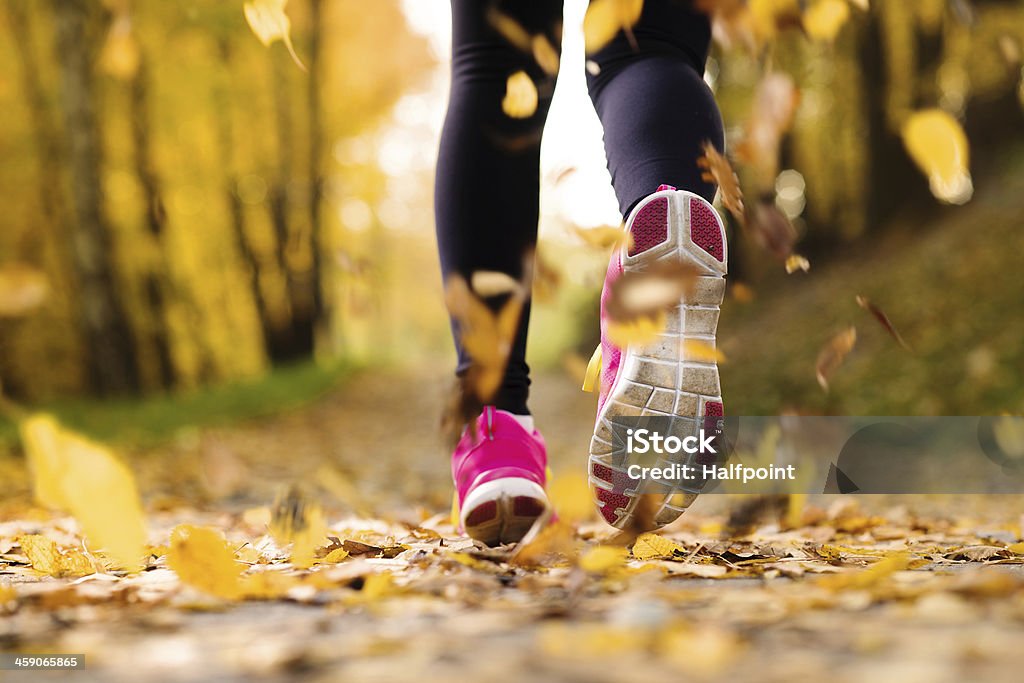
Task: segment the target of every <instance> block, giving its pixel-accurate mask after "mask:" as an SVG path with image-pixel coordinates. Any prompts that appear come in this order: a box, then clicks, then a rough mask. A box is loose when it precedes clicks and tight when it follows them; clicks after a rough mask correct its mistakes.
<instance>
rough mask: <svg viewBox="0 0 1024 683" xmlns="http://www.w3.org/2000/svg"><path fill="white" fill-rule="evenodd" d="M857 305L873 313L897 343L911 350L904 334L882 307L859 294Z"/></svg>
mask: <svg viewBox="0 0 1024 683" xmlns="http://www.w3.org/2000/svg"><path fill="white" fill-rule="evenodd" d="M857 305H858V306H860V307H861V308H863V309H864V310H865V311H868V312H869V313H871V315H872V316H874V318H875V320H877V321H878V323H879V324H880V325H881V326H882V327H884V328H885V331H886V332H888V333H889V335H890V336H892V338H893V339H895V340H896V343H897V344H899V345H900V346H902V347H903V348H904V349H906V350H907V351H909V350H910V347H909V346H908V345H907V342H905V341H903V336H902V335H901V334H900V333H899V330H897V329H896V327H895V326H894V325H893V324H892V321H890V320H889V316H887V315H886V314H885V312H884V311H883V310H882V309H880V308H879V307H878V306H876V305H875V304H873V303H872V302H871V301H869V300H868V298H867V297H864V296H860V295H859V294H858V295H857Z"/></svg>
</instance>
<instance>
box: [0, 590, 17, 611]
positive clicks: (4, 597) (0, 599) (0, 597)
mask: <svg viewBox="0 0 1024 683" xmlns="http://www.w3.org/2000/svg"><path fill="white" fill-rule="evenodd" d="M17 599H18V591H16V590H14V586H0V607H3V606H4V605H6V604H7V603H9V602H12V601H14V600H17Z"/></svg>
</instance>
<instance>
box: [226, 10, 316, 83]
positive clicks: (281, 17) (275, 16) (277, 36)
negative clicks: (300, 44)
mask: <svg viewBox="0 0 1024 683" xmlns="http://www.w3.org/2000/svg"><path fill="white" fill-rule="evenodd" d="M287 4H288V0H252V1H251V2H247V3H245V4H244V5H243V6H242V10H243V11H244V12H245V21H246V22H248V24H249V28H251V29H252V32H253V33H254V34H256V37H257V38H259V40H260V42H261V43H263V45H264V46H266V47H270V45H271V44H272V43H273V42H274V41H276V40H280V41H281V42H283V43H284V46H285V47H286V48H287V49H288V54H290V55H291V56H292V61H294V62H295V63H296V64H297V65H298V67H299V68H300V69H302V70H303V71H305V70H306V65H305V64H303V63H302V60H301V59H299V56H298V55H297V54H295V47H294V46H293V45H292V35H291V30H292V23H291V20H289V19H288V15H287V14H285V12H284V8H285V5H287Z"/></svg>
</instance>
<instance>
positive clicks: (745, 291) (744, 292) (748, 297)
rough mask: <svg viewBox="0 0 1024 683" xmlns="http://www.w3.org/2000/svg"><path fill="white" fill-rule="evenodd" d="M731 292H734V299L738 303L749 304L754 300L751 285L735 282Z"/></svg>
mask: <svg viewBox="0 0 1024 683" xmlns="http://www.w3.org/2000/svg"><path fill="white" fill-rule="evenodd" d="M730 291H731V292H732V298H733V299H735V300H736V301H737V302H738V303H741V304H749V303H750V302H751V301H753V300H754V296H755V295H754V290H753V288H752V287H751V286H750V285H747V284H744V283H742V282H734V283H732V287H731V288H730Z"/></svg>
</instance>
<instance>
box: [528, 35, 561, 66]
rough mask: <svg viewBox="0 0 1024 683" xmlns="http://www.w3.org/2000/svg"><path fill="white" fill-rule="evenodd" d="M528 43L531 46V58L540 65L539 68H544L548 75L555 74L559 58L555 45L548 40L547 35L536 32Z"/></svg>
mask: <svg viewBox="0 0 1024 683" xmlns="http://www.w3.org/2000/svg"><path fill="white" fill-rule="evenodd" d="M530 44H531V46H532V48H533V58H534V59H535V60H536V61H537V64H539V65H540V68H541V69H543V70H544V73H546V74H547V75H549V76H557V75H558V62H559V59H560V58H559V56H558V50H556V49H555V46H554V45H552V44H551V41H550V40H548V38H547V36H545V35H544V34H542V33H538V34H537V35H535V36H534V37H533V40H532V41H531V43H530Z"/></svg>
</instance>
